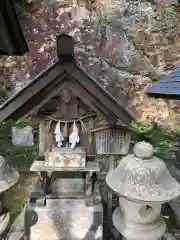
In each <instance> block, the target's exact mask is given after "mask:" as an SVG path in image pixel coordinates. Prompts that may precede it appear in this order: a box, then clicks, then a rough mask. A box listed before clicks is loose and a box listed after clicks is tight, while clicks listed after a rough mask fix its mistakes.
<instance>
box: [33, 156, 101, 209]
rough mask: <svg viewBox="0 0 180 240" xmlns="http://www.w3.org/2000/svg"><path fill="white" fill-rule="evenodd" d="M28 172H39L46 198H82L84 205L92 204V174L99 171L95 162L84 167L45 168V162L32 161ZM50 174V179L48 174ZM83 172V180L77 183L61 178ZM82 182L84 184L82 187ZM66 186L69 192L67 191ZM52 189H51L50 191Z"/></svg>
mask: <svg viewBox="0 0 180 240" xmlns="http://www.w3.org/2000/svg"><path fill="white" fill-rule="evenodd" d="M30 171H32V172H39V173H40V174H41V177H42V183H43V190H44V194H45V195H46V198H59V199H60V198H84V197H85V200H86V205H92V204H93V202H94V196H93V195H94V194H93V184H94V182H93V174H94V173H96V172H98V171H99V164H98V163H97V162H87V163H86V166H85V167H66V168H65V167H63V168H60V167H51V166H46V164H45V161H43V160H42V159H41V161H40V160H38V159H37V160H36V161H34V163H33V164H32V166H31V168H30ZM49 172H50V173H51V177H49V176H48V173H49ZM68 172H71V173H72V172H82V173H83V172H84V173H85V180H84V179H81V180H82V181H81V180H79V182H77V181H76V182H70V181H68V179H65V178H64V179H63V178H62V173H66V174H67V173H68ZM83 182H85V184H84V185H83ZM68 184H69V186H70V185H71V186H70V188H71V190H70V191H71V192H70V191H69V189H68ZM51 188H52V189H51Z"/></svg>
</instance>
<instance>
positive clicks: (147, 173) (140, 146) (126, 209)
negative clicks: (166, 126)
mask: <svg viewBox="0 0 180 240" xmlns="http://www.w3.org/2000/svg"><path fill="white" fill-rule="evenodd" d="M106 182H107V184H108V185H109V186H110V188H111V189H112V190H113V191H114V192H116V193H117V194H118V195H119V207H118V208H117V209H116V210H115V211H114V213H113V224H114V226H115V227H116V229H117V230H118V231H119V232H120V233H121V234H122V235H123V236H124V237H125V239H127V240H132V239H135V240H147V239H149V240H160V239H162V237H163V235H164V233H165V231H166V224H165V222H164V219H163V217H162V215H161V207H162V203H164V202H169V201H171V200H172V199H175V198H177V197H178V196H179V195H180V185H179V183H178V182H177V181H176V180H175V179H174V178H172V176H171V175H170V173H169V171H168V169H167V168H166V165H165V164H164V162H163V161H162V160H161V159H159V158H156V157H154V156H153V147H152V146H151V144H149V143H147V142H140V143H137V144H136V145H135V147H134V150H133V154H129V155H127V156H126V157H124V158H123V159H122V160H121V161H120V163H119V165H118V167H117V168H116V169H114V170H112V171H110V172H109V173H108V175H107V177H106Z"/></svg>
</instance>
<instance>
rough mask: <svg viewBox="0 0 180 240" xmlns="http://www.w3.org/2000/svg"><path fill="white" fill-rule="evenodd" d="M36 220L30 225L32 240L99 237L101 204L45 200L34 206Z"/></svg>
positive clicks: (67, 239)
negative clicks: (44, 203)
mask: <svg viewBox="0 0 180 240" xmlns="http://www.w3.org/2000/svg"><path fill="white" fill-rule="evenodd" d="M35 210H36V212H37V214H38V222H37V224H36V225H35V226H33V227H32V228H31V239H32V240H49V239H51V240H60V239H63V240H80V239H82V240H89V239H91V240H101V239H102V207H101V205H98V206H96V207H86V206H85V201H84V200H63V199H62V200H59V199H57V200H56V199H50V200H49V199H48V200H47V202H46V207H41V208H40V207H39V208H35Z"/></svg>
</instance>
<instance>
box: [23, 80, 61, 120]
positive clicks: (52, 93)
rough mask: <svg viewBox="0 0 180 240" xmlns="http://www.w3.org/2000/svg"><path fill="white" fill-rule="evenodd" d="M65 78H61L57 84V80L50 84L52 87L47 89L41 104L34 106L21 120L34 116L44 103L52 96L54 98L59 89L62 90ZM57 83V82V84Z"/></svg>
mask: <svg viewBox="0 0 180 240" xmlns="http://www.w3.org/2000/svg"><path fill="white" fill-rule="evenodd" d="M64 78H65V76H64V77H63V76H62V77H61V81H62V82H59V79H57V80H56V81H55V82H53V83H52V85H51V86H50V88H49V89H48V92H49V93H48V92H47V94H46V96H45V98H43V100H42V101H41V102H39V103H38V104H37V105H35V106H34V107H33V108H32V109H31V110H30V111H29V112H28V113H27V114H26V115H25V116H23V118H27V117H28V116H31V115H33V114H36V112H37V111H38V110H39V109H40V108H41V107H43V106H44V105H45V104H46V103H48V102H49V101H50V100H51V99H52V98H53V97H54V96H56V95H57V94H58V93H59V92H60V91H61V89H62V88H63V86H62V84H63V80H64ZM57 81H58V82H57Z"/></svg>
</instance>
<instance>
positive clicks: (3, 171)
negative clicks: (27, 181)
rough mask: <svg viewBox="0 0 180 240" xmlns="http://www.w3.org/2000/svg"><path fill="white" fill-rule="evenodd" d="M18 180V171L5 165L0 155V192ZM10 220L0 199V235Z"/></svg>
mask: <svg viewBox="0 0 180 240" xmlns="http://www.w3.org/2000/svg"><path fill="white" fill-rule="evenodd" d="M18 180H19V173H18V172H17V171H15V170H12V169H11V168H10V167H9V166H7V165H6V163H5V160H4V158H3V157H2V156H0V194H2V193H3V192H5V191H7V190H8V189H9V188H10V187H12V186H13V185H14V184H15V183H16V182H17V181H18ZM9 221H10V213H9V212H7V211H4V210H3V209H2V203H1V201H0V235H1V234H2V233H3V232H4V231H5V230H6V228H7V226H8V224H9Z"/></svg>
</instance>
